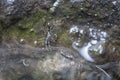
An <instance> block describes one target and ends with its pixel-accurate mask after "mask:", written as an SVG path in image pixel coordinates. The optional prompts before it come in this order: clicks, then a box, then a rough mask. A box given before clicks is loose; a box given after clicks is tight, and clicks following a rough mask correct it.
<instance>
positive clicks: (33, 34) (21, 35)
mask: <svg viewBox="0 0 120 80" xmlns="http://www.w3.org/2000/svg"><path fill="white" fill-rule="evenodd" d="M50 17H51V15H50V14H49V13H47V11H46V10H40V11H33V12H32V14H31V16H29V17H25V18H24V19H23V20H21V21H19V22H18V23H17V24H15V25H14V26H13V27H11V28H9V29H8V30H7V31H5V32H4V34H3V35H4V36H5V37H6V38H8V37H9V38H11V39H12V38H15V39H17V40H20V39H25V43H28V44H31V45H33V44H34V41H38V44H39V45H40V46H43V45H44V43H43V42H44V38H45V33H44V32H45V31H44V30H45V27H44V25H46V22H47V21H48V19H49V18H50ZM31 29H32V31H31ZM40 32H43V33H42V34H39V33H40Z"/></svg>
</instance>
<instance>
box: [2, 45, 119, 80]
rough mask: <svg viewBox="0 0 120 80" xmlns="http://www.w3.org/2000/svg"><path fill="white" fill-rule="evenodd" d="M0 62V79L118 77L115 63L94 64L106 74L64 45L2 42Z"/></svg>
mask: <svg viewBox="0 0 120 80" xmlns="http://www.w3.org/2000/svg"><path fill="white" fill-rule="evenodd" d="M0 64H1V65H0V79H1V80H48V79H49V80H118V79H117V77H116V76H118V75H119V74H118V73H117V74H114V73H113V72H114V69H115V70H118V68H119V64H118V63H108V64H103V65H97V66H98V67H99V68H103V69H104V70H105V71H106V73H107V74H105V73H104V72H103V71H101V70H100V69H99V68H97V67H96V65H95V64H94V63H89V62H87V61H86V60H84V59H83V58H82V57H81V56H80V55H79V54H78V53H77V52H74V51H73V50H70V49H68V48H64V47H51V48H49V49H46V48H34V47H31V46H28V45H20V44H19V45H18V44H17V45H16V44H7V45H1V46H0ZM113 68H114V69H113ZM95 75H96V76H95ZM108 75H109V76H108Z"/></svg>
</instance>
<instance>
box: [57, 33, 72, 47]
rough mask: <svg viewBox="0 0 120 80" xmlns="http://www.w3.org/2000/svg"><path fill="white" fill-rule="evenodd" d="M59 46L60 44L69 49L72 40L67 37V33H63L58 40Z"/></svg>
mask: <svg viewBox="0 0 120 80" xmlns="http://www.w3.org/2000/svg"><path fill="white" fill-rule="evenodd" d="M58 41H59V44H62V45H63V46H65V47H70V46H71V43H72V38H71V37H70V36H69V35H68V33H67V32H63V33H62V34H61V35H60V38H59V40H58Z"/></svg>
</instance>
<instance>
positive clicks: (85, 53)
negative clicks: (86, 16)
mask: <svg viewBox="0 0 120 80" xmlns="http://www.w3.org/2000/svg"><path fill="white" fill-rule="evenodd" d="M69 33H70V34H71V35H74V36H76V35H79V36H78V38H77V40H75V41H74V42H73V44H72V47H73V48H74V49H75V50H77V51H78V52H79V54H80V55H81V56H82V57H83V58H84V59H85V60H87V61H89V62H95V60H94V59H93V58H92V57H91V55H99V54H102V53H103V50H104V44H105V42H106V38H107V36H108V34H107V32H105V31H102V30H100V29H96V28H95V27H91V26H88V25H86V26H78V25H73V26H72V27H71V28H70V31H69ZM76 33H77V34H76ZM74 36H73V37H74ZM90 54H91V55H90Z"/></svg>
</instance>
